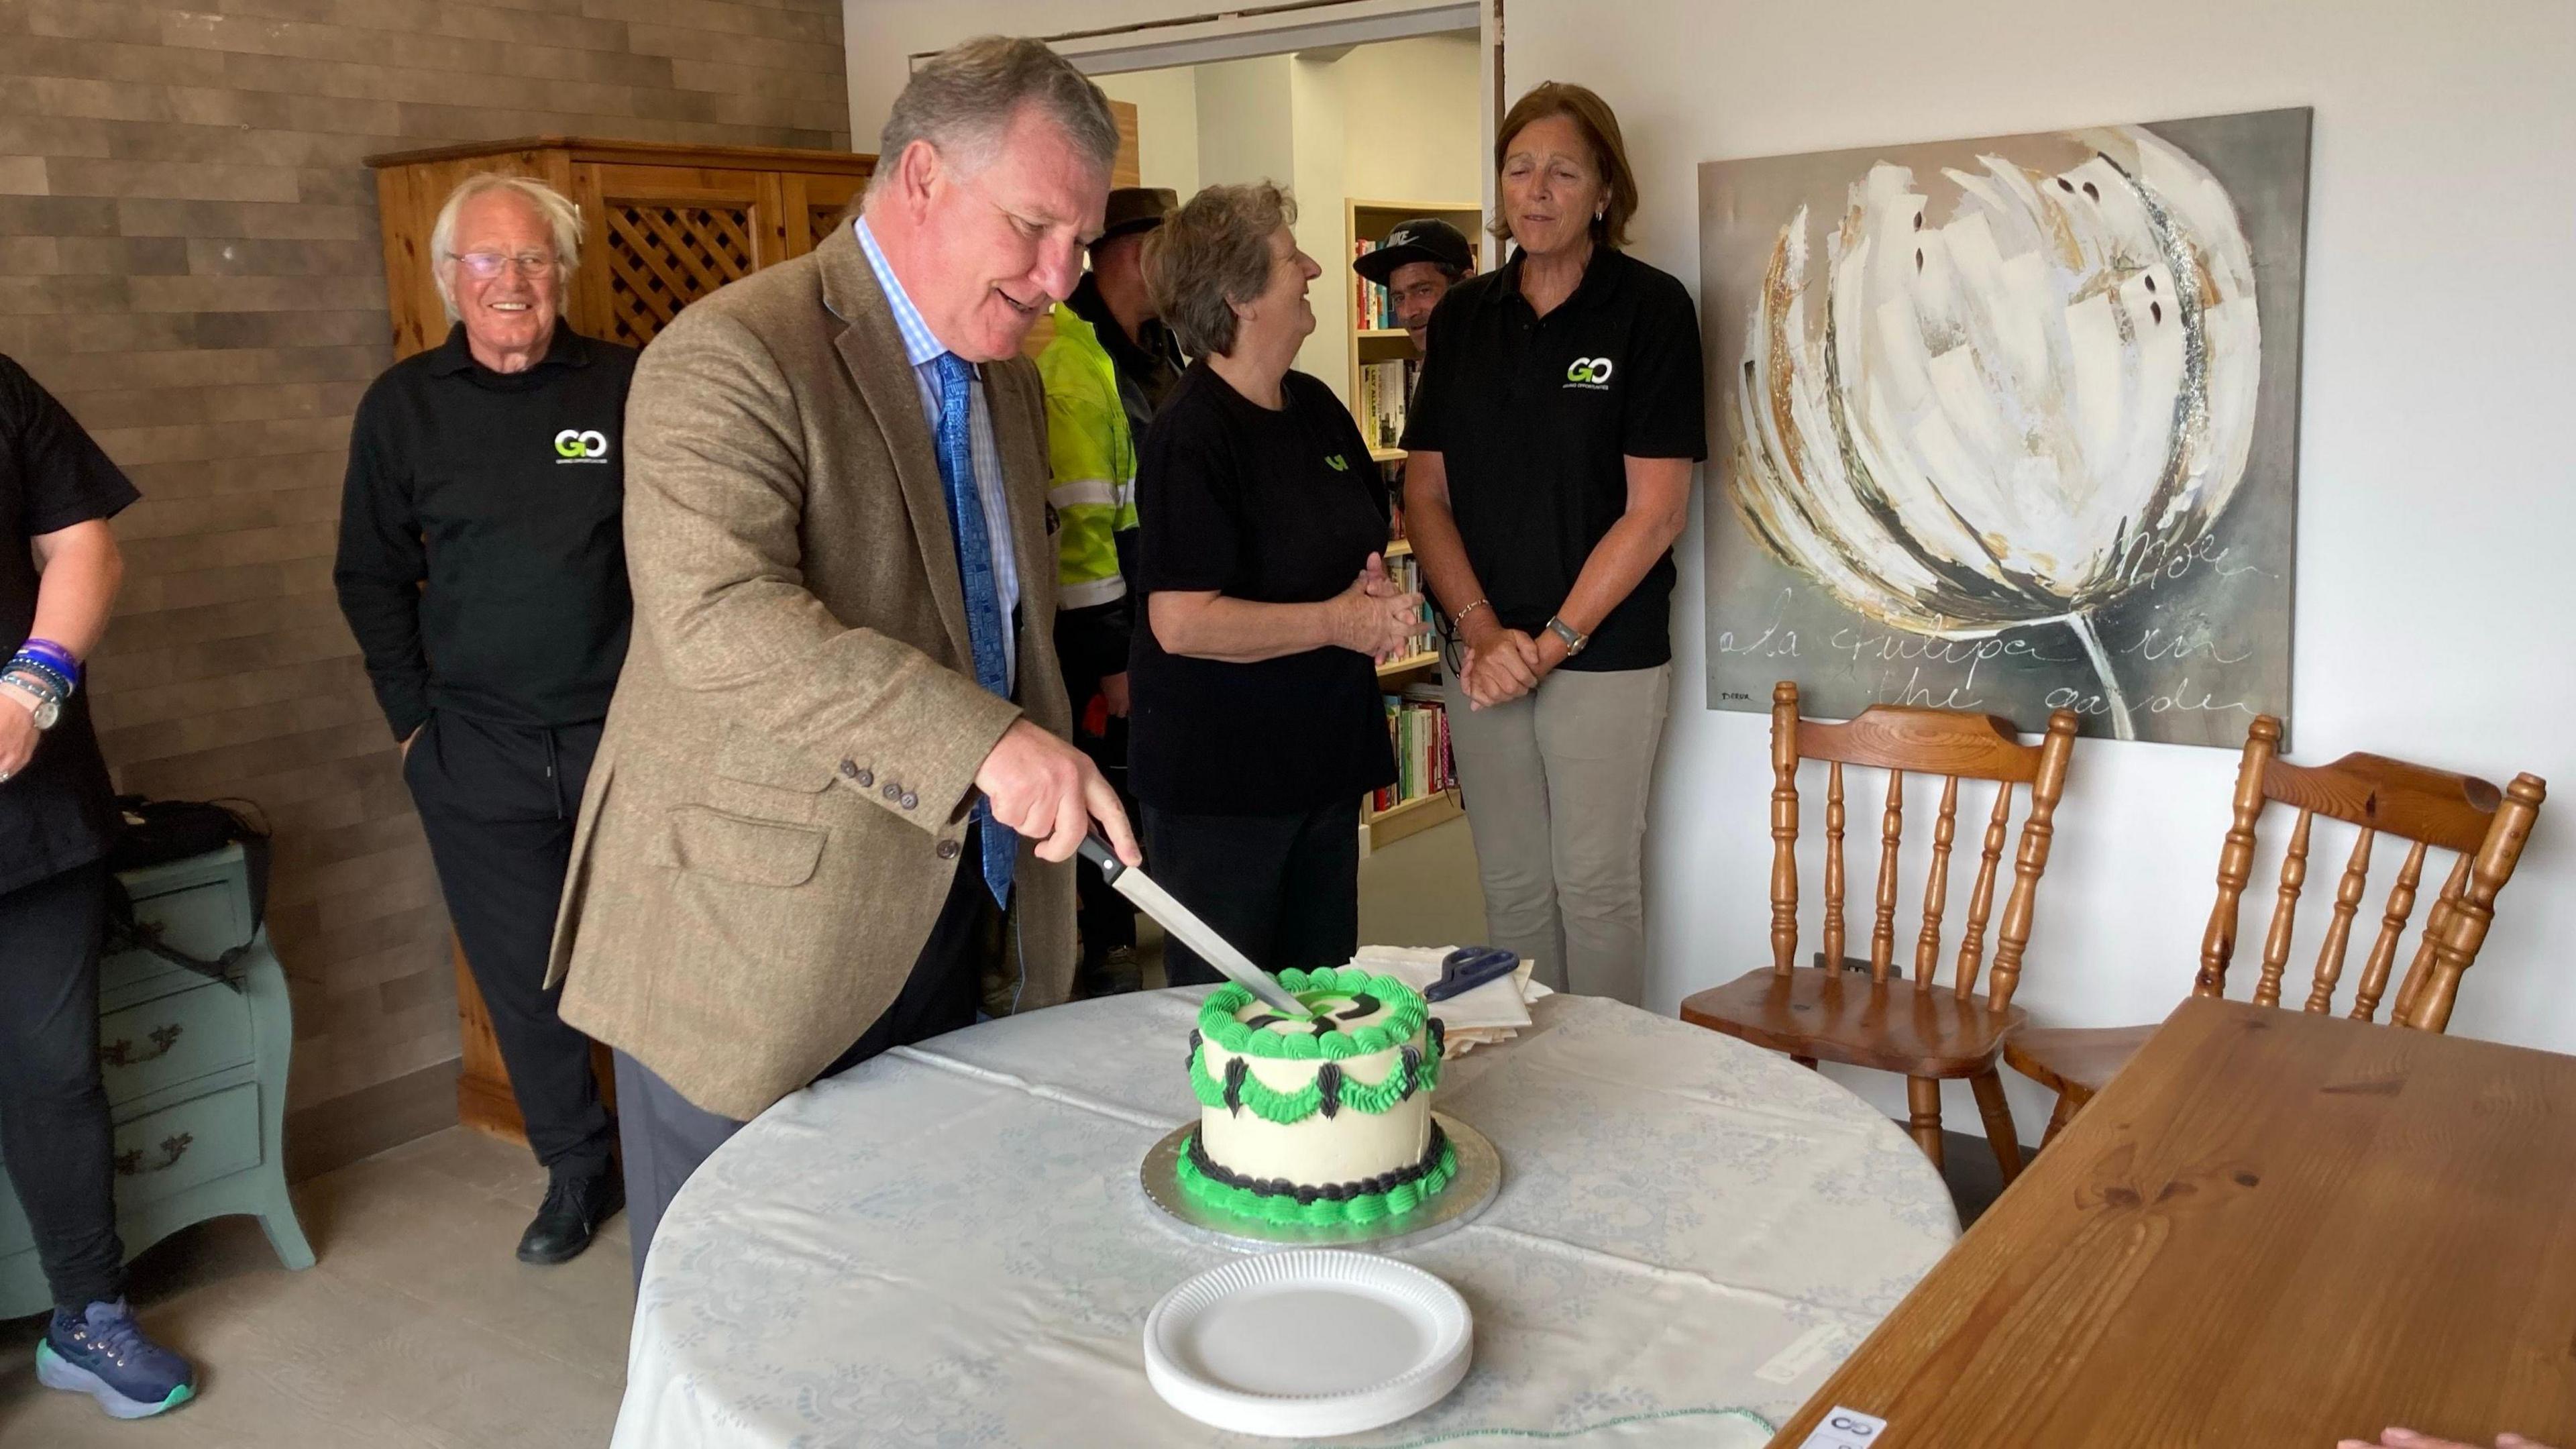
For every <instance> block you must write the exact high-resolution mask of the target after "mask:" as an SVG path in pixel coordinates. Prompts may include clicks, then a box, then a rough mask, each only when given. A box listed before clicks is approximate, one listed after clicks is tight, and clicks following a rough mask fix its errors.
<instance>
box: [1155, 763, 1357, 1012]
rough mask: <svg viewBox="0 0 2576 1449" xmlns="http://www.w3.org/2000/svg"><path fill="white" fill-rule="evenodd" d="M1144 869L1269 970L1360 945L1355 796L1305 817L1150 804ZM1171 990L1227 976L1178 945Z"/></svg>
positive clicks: (1331, 960)
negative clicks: (1184, 810)
mask: <svg viewBox="0 0 2576 1449" xmlns="http://www.w3.org/2000/svg"><path fill="white" fill-rule="evenodd" d="M1144 816H1145V868H1146V869H1147V870H1149V871H1151V872H1152V873H1153V876H1154V880H1155V882H1156V883H1157V884H1159V885H1161V886H1162V887H1163V888H1164V889H1165V890H1167V891H1170V892H1171V893H1172V895H1173V897H1174V898H1175V899H1177V900H1179V901H1180V903H1181V904H1182V905H1185V906H1187V907H1189V908H1190V909H1191V910H1192V911H1194V912H1196V913H1197V914H1198V917H1199V919H1200V920H1203V921H1205V922H1207V923H1208V925H1209V926H1211V927H1213V928H1214V929H1215V931H1216V933H1217V934H1218V935H1220V936H1223V937H1225V938H1226V939H1227V940H1228V941H1231V942H1233V943H1234V945H1235V947H1236V949H1238V950H1240V951H1242V952H1243V954H1245V955H1246V956H1249V957H1251V958H1252V961H1253V964H1254V965H1257V966H1259V967H1261V968H1262V969H1263V970H1265V971H1284V970H1287V969H1288V968H1289V967H1292V966H1293V967H1296V968H1298V969H1299V970H1303V971H1312V970H1314V969H1316V968H1317V967H1320V966H1339V965H1342V964H1343V963H1345V962H1347V961H1349V960H1350V959H1351V957H1352V956H1354V955H1356V954H1357V953H1358V951H1359V948H1360V803H1359V798H1358V797H1357V796H1353V797H1352V798H1350V799H1348V800H1345V801H1341V802H1338V803H1336V804H1331V805H1325V806H1321V807H1319V808H1317V809H1314V810H1309V811H1307V812H1306V813H1304V814H1302V815H1180V814H1175V813H1173V812H1171V811H1168V810H1157V809H1155V808H1154V807H1153V806H1151V805H1148V806H1146V807H1145V811H1144ZM1163 975H1164V977H1165V979H1167V980H1168V981H1169V982H1170V983H1171V984H1172V985H1174V986H1207V985H1213V984H1214V983H1216V982H1219V981H1222V980H1224V979H1225V977H1224V976H1223V975H1222V974H1220V973H1219V972H1218V971H1217V969H1216V968H1215V967H1213V966H1210V965H1209V964H1207V962H1206V961H1204V960H1202V959H1200V957H1199V954H1198V953H1197V952H1196V951H1193V950H1191V949H1189V948H1188V947H1187V946H1184V945H1182V944H1181V943H1180V942H1178V941H1170V940H1167V941H1165V943H1164V945H1163Z"/></svg>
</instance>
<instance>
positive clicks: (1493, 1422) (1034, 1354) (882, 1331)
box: [614, 989, 1959, 1449]
mask: <svg viewBox="0 0 2576 1449" xmlns="http://www.w3.org/2000/svg"><path fill="white" fill-rule="evenodd" d="M1204 994H1205V993H1204V990H1203V989H1183V990H1173V991H1155V992H1144V993H1139V994H1136V995H1130V996H1122V997H1113V998H1110V999H1107V1000H1102V1001H1090V1002H1081V1003H1077V1004H1075V1005H1071V1006H1063V1007H1056V1008H1053V1009H1051V1010H1047V1011H1039V1012H1032V1013H1030V1014H1028V1015H1025V1016H1016V1017H1011V1018H1008V1019H1005V1020H1000V1021H992V1022H986V1023H984V1024H982V1025H979V1026H975V1027H971V1028H969V1029H967V1030H965V1031H960V1032H953V1033H951V1034H949V1035H947V1036H944V1037H939V1038H937V1039H935V1040H932V1041H929V1042H926V1043H923V1044H922V1045H920V1046H918V1047H906V1048H898V1049H897V1050H895V1051H893V1052H889V1053H887V1054H886V1055H884V1056H882V1057H879V1058H877V1059H876V1060H874V1061H872V1062H869V1063H867V1064H865V1065H863V1066H860V1067H858V1068H856V1069H854V1070H852V1071H850V1072H848V1073H845V1074H843V1075H842V1076H840V1077H837V1078H835V1079H833V1080H831V1081H827V1082H822V1083H818V1084H817V1085H816V1086H814V1087H813V1088H812V1089H810V1090H808V1091H803V1092H799V1093H797V1094H795V1095H794V1096H791V1097H788V1098H787V1099H785V1100H784V1101H781V1102H780V1103H778V1105H776V1106H775V1107H772V1108H771V1109H770V1110H769V1111H767V1112H765V1113H763V1114H762V1115H761V1117H760V1119H759V1120H758V1121H756V1122H753V1123H752V1124H751V1125H750V1126H748V1127H746V1128H744V1129H743V1131H742V1132H741V1133H739V1134H738V1135H736V1136H735V1137H734V1139H733V1140H732V1141H731V1142H728V1143H727V1144H725V1146H724V1147H723V1148H721V1149H720V1150H718V1151H717V1152H716V1154H715V1155H714V1156H713V1157H711V1158H709V1159H708V1160H707V1162H706V1164H705V1165H704V1166H702V1167H700V1168H699V1169H698V1172H697V1175H696V1176H695V1177H693V1178H692V1179H690V1181H689V1184H688V1186H687V1187H686V1188H685V1189H683V1190H682V1192H681V1193H680V1195H679V1197H678V1199H677V1200H676V1201H675V1202H674V1203H673V1204H672V1205H671V1208H670V1211H669V1213H668V1214H667V1215H666V1216H665V1217H664V1218H663V1219H662V1225H661V1229H660V1233H659V1235H658V1237H657V1238H656V1239H655V1241H654V1244H653V1252H652V1257H651V1260H650V1261H649V1262H647V1263H646V1265H645V1268H644V1282H643V1286H642V1288H641V1290H640V1292H639V1294H638V1296H637V1301H636V1306H635V1333H634V1340H633V1343H632V1345H631V1347H630V1349H629V1352H628V1361H627V1389H626V1400H625V1404H624V1406H623V1408H622V1409H621V1411H620V1413H619V1415H618V1420H617V1434H616V1438H615V1440H614V1444H615V1446H616V1449H695V1446H701V1445H704V1446H716V1445H724V1446H773V1449H788V1446H794V1449H820V1446H826V1445H834V1446H837V1445H941V1446H947V1445H956V1446H1011V1445H1025V1446H1033V1449H1034V1446H1054V1445H1088V1444H1099V1445H1119V1446H1147V1445H1193V1446H1195V1445H1207V1444H1226V1445H1243V1446H1250V1445H1260V1444H1276V1443H1279V1442H1281V1441H1278V1440H1270V1439H1254V1438H1249V1437H1245V1436H1239V1435H1233V1434H1227V1433H1223V1432H1220V1431H1218V1430H1215V1429H1211V1428H1208V1427H1207V1426H1205V1425H1202V1424H1200V1423H1198V1422H1196V1421H1195V1420H1191V1419H1188V1418H1185V1417H1183V1416H1182V1415H1181V1414H1179V1413H1178V1412H1176V1411H1175V1410H1173V1409H1171V1408H1170V1407H1168V1406H1166V1405H1165V1404H1164V1403H1163V1401H1162V1400H1161V1399H1159V1398H1157V1397H1156V1396H1155V1394H1154V1391H1153V1390H1152V1389H1151V1388H1150V1387H1149V1386H1148V1385H1147V1384H1146V1382H1145V1369H1144V1350H1143V1346H1142V1343H1141V1335H1142V1332H1143V1327H1144V1322H1145V1314H1146V1311H1147V1310H1148V1309H1150V1308H1152V1307H1153V1305H1154V1302H1155V1300H1156V1299H1158V1298H1160V1297H1161V1296H1162V1295H1163V1294H1164V1293H1165V1292H1167V1291H1169V1290H1170V1289H1171V1288H1172V1286H1173V1285H1175V1284H1177V1283H1179V1282H1180V1281H1181V1280H1182V1279H1184V1278H1187V1277H1189V1276H1190V1275H1191V1274H1194V1273H1197V1272H1199V1271H1201V1270H1203V1269H1206V1268H1209V1267H1213V1266H1215V1265H1216V1264H1218V1263H1221V1262H1224V1261H1226V1260H1227V1259H1228V1258H1229V1257H1231V1256H1232V1254H1230V1253H1229V1251H1228V1250H1227V1249H1225V1248H1223V1247H1219V1246H1212V1245H1210V1244H1207V1243H1205V1242H1203V1241H1195V1240H1193V1239H1191V1238H1190V1237H1188V1236H1185V1235H1184V1234H1183V1233H1182V1232H1180V1231H1179V1230H1177V1229H1176V1228H1174V1227H1171V1226H1168V1225H1167V1224H1168V1219H1165V1218H1164V1217H1163V1216H1162V1214H1161V1213H1160V1212H1159V1211H1157V1210H1156V1209H1155V1208H1154V1207H1153V1206H1152V1205H1151V1204H1149V1203H1148V1202H1147V1201H1146V1200H1145V1196H1144V1192H1143V1190H1142V1188H1141V1187H1140V1186H1139V1184H1138V1182H1137V1175H1136V1170H1137V1165H1138V1164H1139V1163H1140V1162H1141V1161H1142V1160H1143V1158H1144V1156H1145V1153H1146V1151H1147V1149H1148V1148H1150V1147H1152V1146H1153V1144H1154V1143H1155V1141H1156V1140H1157V1139H1159V1138H1160V1137H1162V1136H1163V1134H1164V1133H1166V1132H1168V1131H1170V1130H1171V1129H1172V1128H1173V1127H1175V1126H1177V1125H1179V1124H1180V1123H1182V1122H1185V1121H1189V1120H1193V1119H1194V1118H1195V1117H1196V1116H1197V1115H1198V1104H1197V1102H1196V1100H1195V1099H1194V1098H1192V1096H1191V1095H1190V1088H1189V1081H1188V1077H1187V1074H1186V1072H1185V1070H1184V1062H1183V1056H1184V1052H1185V1047H1186V1043H1187V1041H1188V1037H1189V1033H1190V1028H1191V1025H1192V1023H1193V1021H1194V1019H1195V1016H1196V1013H1197V1004H1198V1001H1199V999H1200V997H1201V996H1203V995H1204ZM1533 1015H1534V1016H1535V1017H1536V1021H1535V1023H1534V1025H1533V1027H1532V1028H1531V1029H1530V1030H1528V1031H1526V1032H1524V1033H1523V1034H1522V1035H1521V1037H1520V1038H1519V1039H1518V1040H1515V1041H1512V1042H1508V1043H1505V1044H1503V1045H1501V1046H1488V1047H1480V1048H1478V1049H1477V1050H1475V1051H1474V1052H1471V1053H1469V1054H1468V1055H1466V1056H1464V1057H1461V1058H1458V1059H1456V1060H1453V1061H1451V1062H1450V1063H1449V1064H1448V1067H1447V1069H1446V1070H1445V1071H1444V1073H1443V1076H1442V1080H1441V1083H1440V1096H1439V1105H1440V1110H1442V1111H1443V1112H1446V1113H1449V1114H1451V1115H1454V1116H1456V1117H1457V1118H1459V1119H1460V1120H1461V1121H1464V1122H1467V1123H1469V1124H1471V1125H1473V1126H1475V1127H1477V1128H1479V1129H1481V1130H1482V1131H1483V1132H1484V1133H1485V1135H1486V1136H1488V1137H1489V1138H1491V1139H1492V1140H1493V1142H1494V1144H1495V1146H1496V1147H1497V1148H1498V1149H1499V1150H1500V1151H1501V1153H1502V1159H1503V1187H1502V1192H1501V1195H1500V1196H1499V1197H1497V1198H1496V1199H1495V1201H1494V1203H1493V1205H1492V1206H1491V1207H1490V1208H1488V1209H1487V1210H1486V1211H1485V1213H1484V1215H1483V1216H1482V1217H1480V1218H1478V1219H1477V1220H1476V1221H1475V1222H1474V1223H1473V1224H1471V1225H1469V1226H1468V1227H1466V1228H1465V1229H1463V1230H1461V1231H1458V1232H1455V1233H1452V1234H1450V1235H1448V1236H1446V1237H1442V1238H1438V1239H1436V1240H1434V1241H1431V1242H1429V1243H1426V1244H1424V1245H1422V1246H1420V1247H1418V1248H1411V1249H1407V1250H1405V1251H1404V1252H1403V1253H1402V1254H1401V1255H1400V1256H1402V1257H1403V1258H1404V1259H1405V1260H1407V1261H1409V1262H1412V1263H1414V1264H1416V1265H1418V1266H1420V1267H1423V1268H1426V1269H1428V1270H1430V1271H1431V1272H1433V1273H1436V1274H1438V1275H1439V1276H1440V1277H1442V1278H1444V1279H1446V1280H1447V1281H1448V1282H1449V1283H1450V1284H1452V1285H1453V1286H1455V1287H1456V1288H1457V1289H1458V1291H1459V1292H1460V1293H1461V1294H1462V1295H1464V1296H1465V1298H1466V1300H1467V1303H1468V1305H1469V1307H1470V1308H1471V1309H1472V1310H1473V1311H1474V1313H1475V1317H1476V1357H1475V1366H1474V1367H1473V1369H1471V1370H1470V1372H1469V1373H1468V1376H1467V1378H1466V1381H1465V1382H1464V1383H1462V1384H1460V1385H1459V1387H1458V1389H1457V1391H1456V1392H1454V1393H1452V1394H1451V1395H1450V1396H1449V1397H1448V1398H1447V1399H1446V1400H1444V1401H1443V1402H1441V1403H1440V1404H1438V1405H1436V1406H1434V1407H1433V1408H1431V1409H1428V1410H1426V1411H1424V1412H1423V1413H1421V1414H1417V1415H1415V1416H1414V1417H1413V1418H1411V1419H1407V1420H1405V1421H1403V1422H1402V1423H1399V1424H1395V1425H1391V1426H1389V1427H1388V1428H1387V1429H1384V1430H1381V1431H1379V1432H1377V1433H1375V1434H1368V1435H1360V1436H1354V1437H1350V1438H1343V1439H1336V1440H1333V1441H1331V1442H1333V1443H1334V1444H1361V1445H1381V1446H1393V1445H1429V1444H1445V1443H1453V1442H1468V1443H1473V1442H1479V1441H1481V1442H1484V1443H1489V1444H1500V1443H1502V1442H1505V1441H1506V1440H1508V1439H1528V1438H1533V1437H1535V1438H1539V1439H1542V1440H1545V1441H1547V1442H1553V1443H1573V1444H1581V1445H1613V1444H1615V1445H1619V1446H1622V1449H1627V1446H1635V1445H1660V1444H1670V1445H1684V1444H1688V1445H1692V1446H1712V1445H1713V1446H1728V1445H1737V1444H1742V1445H1748V1446H1750V1445H1759V1444H1761V1443H1763V1442H1764V1440H1765V1439H1767V1438H1768V1437H1769V1424H1770V1423H1776V1422H1778V1421H1779V1420H1781V1419H1783V1418H1785V1417H1786V1416H1788V1415H1789V1414H1790V1413H1792V1412H1794V1411H1795V1410H1796V1408H1797V1407H1798V1405H1800V1404H1801V1403H1803V1402H1805V1400H1806V1398H1807V1396H1808V1395H1809V1394H1810V1393H1812V1392H1814V1390H1815V1389H1816V1388H1817V1386H1818V1385H1819V1384H1821V1383H1822V1382H1823V1381H1824V1378H1825V1375H1826V1374H1827V1373H1828V1372H1829V1371H1830V1370H1831V1369H1832V1368H1833V1366H1834V1365H1835V1364H1837V1363H1839V1362H1840V1361H1841V1360H1842V1358H1843V1357H1844V1356H1845V1355H1847V1354H1848V1353H1850V1351H1851V1350H1852V1349H1853V1348H1854V1347H1856V1346H1858V1344H1859V1342H1860V1340H1861V1338H1862V1337H1863V1336H1864V1335H1866V1334H1867V1333H1868V1332H1869V1330H1870V1328H1871V1327H1872V1326H1873V1325H1875V1324H1876V1323H1877V1322H1878V1321H1879V1319H1880V1318H1881V1317H1883V1316H1884V1315H1885V1314H1886V1313H1887V1312H1888V1310H1890V1309H1891V1308H1893V1307H1895V1305H1896V1302H1897V1300H1898V1299H1899V1298H1901V1297H1903V1296H1904V1294H1905V1292H1906V1290H1907V1289H1909V1288H1911V1287H1912V1286H1913V1285H1914V1282H1915V1280H1916V1279H1918V1278H1920V1277H1921V1276H1922V1275H1923V1274H1924V1273H1925V1272H1926V1271H1927V1270H1929V1269H1930V1268H1931V1266H1932V1264H1933V1262H1934V1260H1936V1259H1937V1258H1939V1257H1940V1256H1941V1254H1942V1252H1943V1251H1944V1250H1946V1249H1947V1248H1948V1247H1949V1246H1950V1244H1951V1243H1952V1242H1953V1241H1954V1240H1955V1239H1956V1238H1957V1236H1958V1231H1959V1226H1958V1218H1957V1214H1956V1213H1955V1211H1954V1210H1953V1209H1952V1207H1951V1204H1950V1197H1949V1194H1948V1192H1947V1191H1946V1190H1945V1189H1944V1188H1943V1186H1942V1183H1941V1178H1940V1174H1939V1173H1937V1172H1935V1171H1934V1170H1933V1168H1932V1166H1931V1164H1930V1163H1928V1162H1926V1161H1925V1160H1924V1157H1923V1154H1922V1153H1921V1151H1919V1150H1918V1149H1917V1148H1916V1147H1915V1146H1914V1144H1913V1142H1912V1141H1911V1140H1909V1139H1908V1138H1907V1137H1906V1136H1905V1134H1904V1133H1903V1132H1902V1131H1900V1130H1898V1128H1897V1127H1896V1125H1895V1124H1893V1123H1891V1122H1889V1121H1888V1120H1887V1119H1886V1118H1884V1117H1881V1116H1879V1115H1878V1114H1877V1113H1876V1112H1875V1111H1873V1110H1871V1109H1870V1107H1869V1106H1868V1105H1867V1104H1865V1103H1863V1102H1862V1101H1861V1100H1860V1099H1859V1098H1858V1097H1855V1096H1853V1095H1852V1094H1851V1093H1849V1092H1847V1091H1845V1090H1844V1089H1842V1088H1841V1087H1838V1086H1836V1085H1834V1084H1833V1083H1831V1082H1829V1081H1827V1080H1825V1079H1824V1078H1823V1077H1821V1076H1819V1075H1817V1074H1816V1073H1814V1072H1811V1071H1807V1070H1805V1069H1803V1068H1800V1067H1798V1066H1796V1065H1794V1064H1792V1063H1791V1062H1790V1061H1789V1060H1788V1059H1787V1058H1786V1057H1782V1056H1778V1055H1775V1054H1773V1053H1770V1052H1766V1051H1761V1050H1758V1049H1756V1048H1754V1047H1750V1046H1747V1045H1745V1044H1744V1043H1742V1042H1738V1041H1735V1040H1733V1039H1732V1038H1729V1037H1724V1036H1720V1035H1718V1034H1716V1033H1714V1032H1708V1031H1702V1030H1699V1029H1697V1028H1694V1027H1687V1026H1684V1025H1682V1024H1681V1023H1679V1022H1677V1021H1672V1020H1668V1019H1665V1018H1663V1017H1658V1016H1653V1015H1650V1014H1648V1013H1646V1012H1643V1011H1639V1010H1636V1009H1634V1008H1632V1007H1627V1006H1621V1005H1618V1004H1616V1003H1614V1002H1609V1001H1604V1000H1600V999H1596V998H1589V997H1568V996H1556V997H1549V998H1546V999H1544V1000H1542V1001H1540V1002H1539V1003H1538V1004H1537V1005H1536V1006H1535V1007H1534V1008H1533ZM1766 1421H1767V1422H1766Z"/></svg>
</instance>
